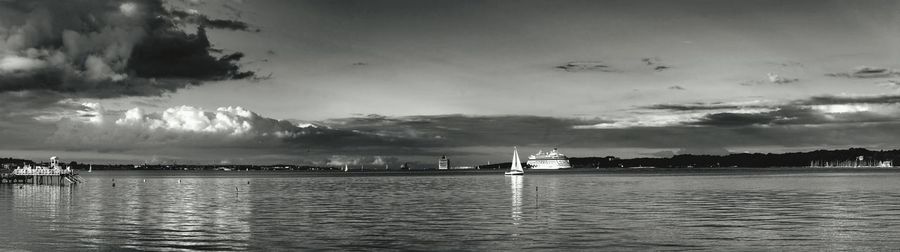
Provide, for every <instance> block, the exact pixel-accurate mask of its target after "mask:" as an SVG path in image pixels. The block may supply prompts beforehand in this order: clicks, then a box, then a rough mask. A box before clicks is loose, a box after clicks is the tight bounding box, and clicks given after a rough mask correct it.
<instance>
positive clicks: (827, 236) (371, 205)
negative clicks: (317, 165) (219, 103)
mask: <svg viewBox="0 0 900 252" xmlns="http://www.w3.org/2000/svg"><path fill="white" fill-rule="evenodd" d="M526 172H527V171H526ZM81 174H82V176H83V177H84V178H85V180H86V183H83V184H78V185H74V186H50V185H18V184H16V185H12V184H3V185H0V250H19V251H84V250H91V251H97V250H99V251H129V250H133V251H144V250H148V251H233V250H250V251H310V250H316V251H318V250H339V251H372V250H387V251H512V250H532V251H544V250H552V251H585V250H590V251H648V250H651V251H660V250H663V251H684V250H691V251H748V250H749V251H760V250H764V251H773V250H774V251H885V250H896V249H898V248H900V232H898V230H900V172H897V171H894V170H865V171H854V170H852V169H845V170H830V171H828V172H816V171H815V170H803V169H800V170H799V171H798V172H773V170H771V169H769V170H760V171H747V170H746V169H745V170H741V171H740V172H729V171H728V170H727V169H723V170H720V171H719V172H712V173H710V172H701V173H697V172H689V171H686V172H677V171H676V172H672V171H668V172H654V171H652V170H650V171H642V172H639V173H627V172H626V173H604V172H584V173H540V174H527V175H525V176H504V175H502V171H497V172H481V173H474V174H452V173H451V174H438V173H433V174H428V173H425V174H418V175H416V176H402V175H399V176H398V175H396V174H394V175H392V176H382V175H379V174H372V173H370V174H362V175H361V173H360V174H353V173H337V172H332V173H327V174H326V173H309V172H265V171H255V172H254V171H249V172H247V171H234V172H224V171H94V172H92V173H86V172H82V173H81Z"/></svg>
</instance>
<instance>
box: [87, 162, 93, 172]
mask: <svg viewBox="0 0 900 252" xmlns="http://www.w3.org/2000/svg"><path fill="white" fill-rule="evenodd" d="M93 169H94V165H93V164H91V165H88V172H92V171H91V170H93Z"/></svg>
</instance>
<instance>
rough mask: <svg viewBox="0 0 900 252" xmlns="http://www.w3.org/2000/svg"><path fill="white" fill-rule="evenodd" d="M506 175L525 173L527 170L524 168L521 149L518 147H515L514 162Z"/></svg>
mask: <svg viewBox="0 0 900 252" xmlns="http://www.w3.org/2000/svg"><path fill="white" fill-rule="evenodd" d="M504 175H525V170H522V161H520V160H519V149H517V148H516V147H513V158H512V164H510V165H509V171H508V172H506V173H504Z"/></svg>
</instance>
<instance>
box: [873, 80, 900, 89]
mask: <svg viewBox="0 0 900 252" xmlns="http://www.w3.org/2000/svg"><path fill="white" fill-rule="evenodd" d="M878 86H879V87H885V88H890V89H893V90H900V81H897V80H888V81H885V82H881V83H878Z"/></svg>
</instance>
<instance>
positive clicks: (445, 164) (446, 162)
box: [438, 156, 450, 170]
mask: <svg viewBox="0 0 900 252" xmlns="http://www.w3.org/2000/svg"><path fill="white" fill-rule="evenodd" d="M447 169H450V159H447V156H441V160H438V170H447Z"/></svg>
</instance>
